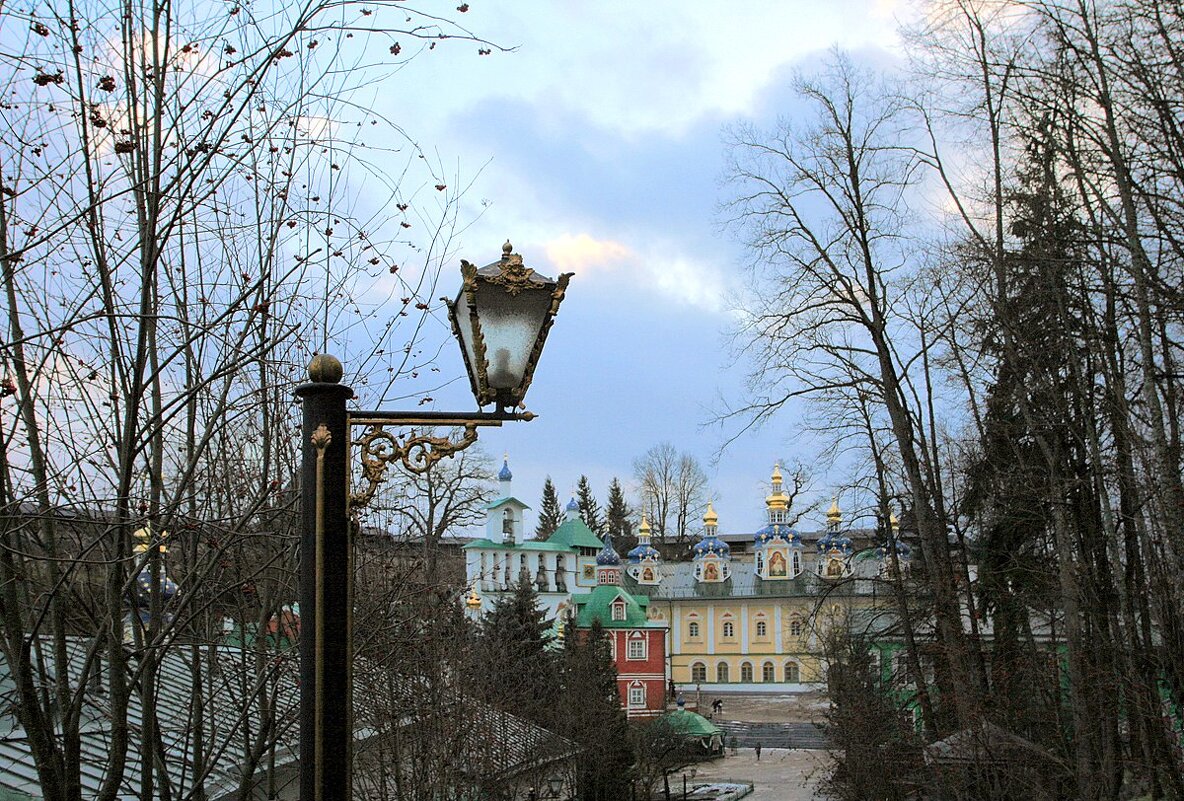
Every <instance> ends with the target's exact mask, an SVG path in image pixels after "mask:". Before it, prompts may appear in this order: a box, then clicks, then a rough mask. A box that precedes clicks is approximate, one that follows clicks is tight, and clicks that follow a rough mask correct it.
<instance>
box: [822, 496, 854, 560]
mask: <svg viewBox="0 0 1184 801" xmlns="http://www.w3.org/2000/svg"><path fill="white" fill-rule="evenodd" d="M842 523H843V513H842V512H841V511H840V510H839V501H838V499H837V498H836V499H833V500H831V502H830V508H829V509H827V510H826V532H825V533H824V534H823V535H822V536H821V537H819V538H818V552H819V553H830V552H831V551H839V552H840V553H841V554H843V556H850V555H851V554H852V553H854V552H855V544H854V543H853V542H852V541H851V538H850V537H849V536H847V533H846V532H845V531H842V530H841V529H840V526H841V525H842Z"/></svg>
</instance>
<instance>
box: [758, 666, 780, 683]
mask: <svg viewBox="0 0 1184 801" xmlns="http://www.w3.org/2000/svg"><path fill="white" fill-rule="evenodd" d="M776 680H777V679H776V677H775V676H774V671H773V663H772V662H766V663H765V664H763V665H762V666H761V681H765V682H769V681H776Z"/></svg>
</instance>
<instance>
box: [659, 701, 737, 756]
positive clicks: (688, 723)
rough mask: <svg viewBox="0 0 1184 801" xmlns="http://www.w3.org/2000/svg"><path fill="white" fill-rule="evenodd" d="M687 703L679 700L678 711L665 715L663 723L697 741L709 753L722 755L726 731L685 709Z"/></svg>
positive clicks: (676, 732) (673, 730) (677, 732)
mask: <svg viewBox="0 0 1184 801" xmlns="http://www.w3.org/2000/svg"><path fill="white" fill-rule="evenodd" d="M685 703H686V702H685V701H684V700H683V699H682V698H679V699H678V709H675V710H674V711H672V712H667V713H666V714H665V715H663V716H662V717H661V720H662V722H663V723H665V724H666V725H667V726H669V727H670V730H671V731H672V732H674V733H675V734H678V735H681V736H683V737H686V738H687V739H688V740H694V741H696V742H697V743H698V744H699V745H700V746H702V747H703V749H704V750H705V751H707V752H708V753H711V754H718V753H722V752H723V750H724V730H723V729H721V728H720V727H719V726H716V725H715V724H714V723H712V722H711V721H710V720H708V719H707V718H705V717H703V716H702V715H700V714H697V713H695V712H691V711H690V710H689V709H685V708H684V704H685Z"/></svg>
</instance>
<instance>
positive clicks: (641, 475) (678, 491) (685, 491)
mask: <svg viewBox="0 0 1184 801" xmlns="http://www.w3.org/2000/svg"><path fill="white" fill-rule="evenodd" d="M633 478H634V481H635V482H636V483H637V493H638V496H639V500H638V504H637V508H638V509H639V510H640V511H642V512H644V513H645V515H646V516H647V517H648V518H649V521H650V525H651V526H652V528H653V532H654V539H655V541H656V542H658V543H660V544H662V545H668V546H671V547H672V548H673V549H674V550H675V551H677V552H681V551H683V550H685V548H686V547H687V545H688V543H689V542H690V538H691V534H692V531H693V527H694V526H695V524H696V523H697V522H698V520H699V517H700V516H701V515H702V513H703V510H704V508H705V507H706V505H707V501H708V498H707V493H708V482H707V474H706V473H704V472H703V468H702V466H700V464H699V461H698V460H697V459H696V458H695V457H694V456H691V455H690V454H687V453H679V452H678V451H677V450H675V448H674V446H673V445H671V444H670V443H669V442H663V443H659V444H658V445H655V446H654V447H652V448H650V449H649V450H648V451H646V452H645V454H643V455H642V456H640V457H638V458H637V459H635V460H634V462H633Z"/></svg>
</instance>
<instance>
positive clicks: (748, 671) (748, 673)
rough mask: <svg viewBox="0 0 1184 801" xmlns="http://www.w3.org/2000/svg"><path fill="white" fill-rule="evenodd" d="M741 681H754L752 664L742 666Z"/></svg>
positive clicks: (746, 663)
mask: <svg viewBox="0 0 1184 801" xmlns="http://www.w3.org/2000/svg"><path fill="white" fill-rule="evenodd" d="M740 681H746V682H751V681H752V663H751V662H744V663H743V664H741V665H740Z"/></svg>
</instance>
